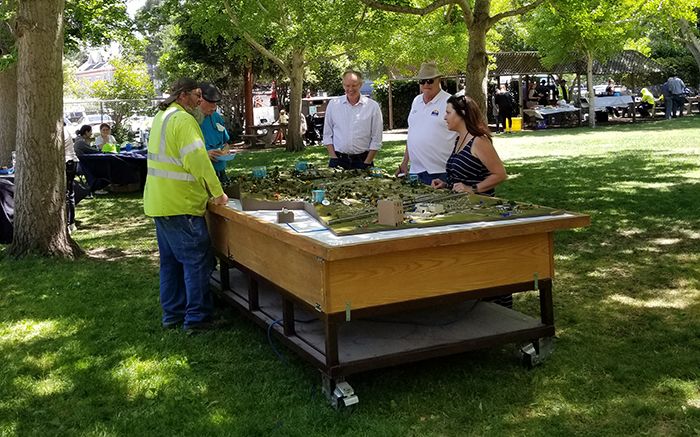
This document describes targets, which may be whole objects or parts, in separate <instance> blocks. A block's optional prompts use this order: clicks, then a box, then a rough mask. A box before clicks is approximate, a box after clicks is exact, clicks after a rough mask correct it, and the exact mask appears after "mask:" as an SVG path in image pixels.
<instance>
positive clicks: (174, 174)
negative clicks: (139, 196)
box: [148, 167, 195, 182]
mask: <svg viewBox="0 0 700 437" xmlns="http://www.w3.org/2000/svg"><path fill="white" fill-rule="evenodd" d="M148 174H149V175H150V176H158V177H161V178H164V179H173V180H176V181H186V182H194V181H195V179H194V176H192V175H191V174H189V173H181V172H178V171H168V170H160V169H158V168H152V167H148Z"/></svg>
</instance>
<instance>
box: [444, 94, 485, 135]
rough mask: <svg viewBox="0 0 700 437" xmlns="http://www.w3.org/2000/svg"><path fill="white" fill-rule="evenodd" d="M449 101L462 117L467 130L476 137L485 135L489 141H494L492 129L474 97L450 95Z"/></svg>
mask: <svg viewBox="0 0 700 437" xmlns="http://www.w3.org/2000/svg"><path fill="white" fill-rule="evenodd" d="M447 103H449V104H451V105H452V108H453V109H454V110H455V111H456V112H457V114H458V115H459V116H460V117H462V119H463V120H464V124H465V125H466V126H467V132H469V133H470V134H472V135H473V136H475V137H483V136H485V137H487V138H488V140H489V141H492V140H491V130H490V129H489V127H488V126H487V125H486V123H484V116H483V115H482V114H481V110H479V106H478V105H477V104H476V102H475V101H474V99H472V98H471V97H469V96H450V98H449V99H447Z"/></svg>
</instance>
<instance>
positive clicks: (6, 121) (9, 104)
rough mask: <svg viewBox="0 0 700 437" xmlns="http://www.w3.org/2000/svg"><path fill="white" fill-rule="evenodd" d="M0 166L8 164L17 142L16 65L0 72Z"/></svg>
mask: <svg viewBox="0 0 700 437" xmlns="http://www.w3.org/2000/svg"><path fill="white" fill-rule="evenodd" d="M0 92H1V93H2V96H3V99H2V105H0V164H1V165H7V164H9V163H10V158H11V155H12V151H13V150H15V144H16V142H17V64H14V65H11V66H9V67H7V69H6V70H3V71H0Z"/></svg>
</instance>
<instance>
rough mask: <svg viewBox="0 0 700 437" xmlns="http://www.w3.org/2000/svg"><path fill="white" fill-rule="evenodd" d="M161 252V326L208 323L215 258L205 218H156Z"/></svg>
mask: <svg viewBox="0 0 700 437" xmlns="http://www.w3.org/2000/svg"><path fill="white" fill-rule="evenodd" d="M154 220H155V222H156V237H157V238H158V250H159V252H160V305H161V307H162V308H163V323H164V324H172V323H180V322H183V321H184V323H185V326H186V327H187V326H189V325H195V324H198V323H202V322H207V321H209V319H210V318H211V315H212V310H213V306H214V305H213V301H212V296H211V293H210V292H209V276H210V275H211V272H212V270H213V269H214V257H213V254H212V250H211V244H210V240H209V232H208V231H207V224H206V221H205V220H204V217H195V216H191V215H176V216H171V217H155V218H154Z"/></svg>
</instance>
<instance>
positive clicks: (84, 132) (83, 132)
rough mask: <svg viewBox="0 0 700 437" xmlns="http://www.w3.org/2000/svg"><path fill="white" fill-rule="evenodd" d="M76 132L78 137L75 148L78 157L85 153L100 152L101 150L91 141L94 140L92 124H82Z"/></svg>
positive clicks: (74, 143) (74, 144)
mask: <svg viewBox="0 0 700 437" xmlns="http://www.w3.org/2000/svg"><path fill="white" fill-rule="evenodd" d="M75 133H76V135H78V137H77V138H76V139H75V141H74V142H73V149H74V150H75V154H76V155H78V158H80V157H81V156H83V155H90V154H93V153H100V151H99V150H97V149H96V148H94V147H92V146H91V145H90V141H92V127H91V126H90V125H88V124H84V125H82V126H81V127H80V129H78V130H77V131H75Z"/></svg>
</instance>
